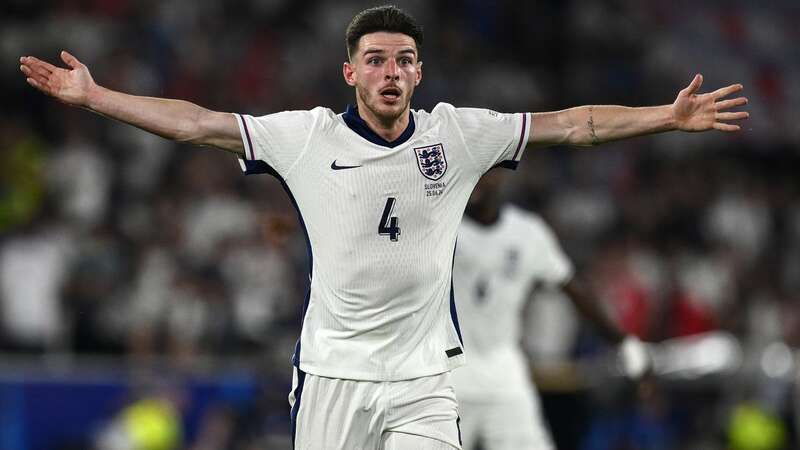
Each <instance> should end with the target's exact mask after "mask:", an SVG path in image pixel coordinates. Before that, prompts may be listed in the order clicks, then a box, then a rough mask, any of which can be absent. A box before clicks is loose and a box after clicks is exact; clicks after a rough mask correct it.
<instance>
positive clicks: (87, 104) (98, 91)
mask: <svg viewBox="0 0 800 450" xmlns="http://www.w3.org/2000/svg"><path fill="white" fill-rule="evenodd" d="M105 90H106V89H105V88H103V87H102V86H98V85H97V84H95V83H92V84H91V85H90V86H89V87H88V88H87V89H86V99H85V100H84V104H83V105H81V106H83V107H84V108H88V109H91V110H92V111H98V109H99V107H100V105H101V101H102V98H103V95H104V91H105Z"/></svg>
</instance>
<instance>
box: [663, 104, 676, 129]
mask: <svg viewBox="0 0 800 450" xmlns="http://www.w3.org/2000/svg"><path fill="white" fill-rule="evenodd" d="M662 108H663V109H664V117H663V119H662V120H663V131H675V130H677V129H678V120H677V119H676V115H675V105H664V106H663V107H662Z"/></svg>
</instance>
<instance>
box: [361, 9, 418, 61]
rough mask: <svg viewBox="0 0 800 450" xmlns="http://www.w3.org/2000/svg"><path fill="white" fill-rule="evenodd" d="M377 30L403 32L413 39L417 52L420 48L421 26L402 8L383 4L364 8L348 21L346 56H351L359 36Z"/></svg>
mask: <svg viewBox="0 0 800 450" xmlns="http://www.w3.org/2000/svg"><path fill="white" fill-rule="evenodd" d="M379 31H388V32H390V33H402V34H405V35H407V36H409V37H411V38H412V39H414V42H415V43H416V44H417V52H419V51H420V50H421V48H422V39H423V37H422V27H421V26H419V24H418V23H417V21H416V20H414V18H413V17H411V15H410V14H408V13H407V12H405V11H403V10H402V9H400V8H398V7H396V6H394V5H385V6H376V7H374V8H369V9H365V10H364V11H361V12H360V13H358V14H356V16H355V17H353V20H351V21H350V25H348V26H347V32H346V33H345V38H346V42H347V56H348V57H351V56H352V55H353V53H355V51H356V47H358V40H359V39H361V36H364V35H365V34H369V33H377V32H379Z"/></svg>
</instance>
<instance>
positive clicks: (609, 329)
mask: <svg viewBox="0 0 800 450" xmlns="http://www.w3.org/2000/svg"><path fill="white" fill-rule="evenodd" d="M561 289H562V290H563V291H564V293H565V294H567V297H569V299H570V301H571V302H572V304H573V305H575V308H576V309H577V310H578V312H579V313H580V314H581V316H582V317H583V318H584V319H586V320H588V321H589V323H591V324H592V325H593V326H594V328H595V330H596V331H597V332H598V333H599V334H600V336H602V337H603V338H604V339H606V340H607V341H608V342H609V343H611V344H614V345H618V344H620V343H622V341H623V339H625V333H623V332H622V331H621V330H620V329H619V327H618V326H617V324H615V323H614V322H613V321H612V320H611V318H610V317H608V314H606V312H605V311H604V310H603V309H602V308H601V307H600V305H599V302H598V300H597V298H595V297H594V296H592V295H591V294H590V293H589V288H588V287H587V286H586V282H585V281H583V280H582V279H581V278H580V277H579V276H577V275H576V276H573V277H572V278H571V279H570V280H569V281H568V282H567V283H565V284H564V285H562V286H561Z"/></svg>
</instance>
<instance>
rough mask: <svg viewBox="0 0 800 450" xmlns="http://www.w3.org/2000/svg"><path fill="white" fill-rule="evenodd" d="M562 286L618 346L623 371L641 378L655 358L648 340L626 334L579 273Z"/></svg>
mask: <svg viewBox="0 0 800 450" xmlns="http://www.w3.org/2000/svg"><path fill="white" fill-rule="evenodd" d="M562 289H563V291H564V293H566V294H567V297H569V299H570V301H572V304H573V305H575V308H576V309H577V310H578V312H580V314H581V316H583V318H585V319H587V320H588V321H589V322H590V323H591V324H592V325H593V326H594V327H595V330H596V331H597V332H598V333H599V334H600V335H601V336H603V337H604V338H605V339H606V340H607V341H608V342H609V343H611V344H613V345H614V346H615V347H616V348H617V350H618V358H619V364H620V366H621V370H622V372H623V374H624V375H626V376H628V377H630V378H633V379H638V378H639V377H641V376H642V375H644V373H645V372H647V371H648V370H650V369H651V366H652V360H651V359H652V358H651V356H650V351H649V350H648V348H647V346H646V344H644V343H643V342H641V341H640V340H639V339H638V338H637V337H636V336H633V335H628V334H625V333H624V332H623V331H622V330H621V329H620V328H619V327H618V326H617V325H616V324H615V323H614V322H613V321H612V320H611V318H610V317H609V316H608V314H606V313H605V311H604V310H603V309H602V308H601V307H600V305H599V303H598V301H597V298H596V297H594V296H592V295H591V294H590V293H589V288H588V287H587V286H586V283H585V282H584V281H583V280H582V279H581V278H580V277H578V276H574V277H572V278H571V279H570V280H569V281H568V282H567V283H566V284H564V285H563V286H562Z"/></svg>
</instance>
